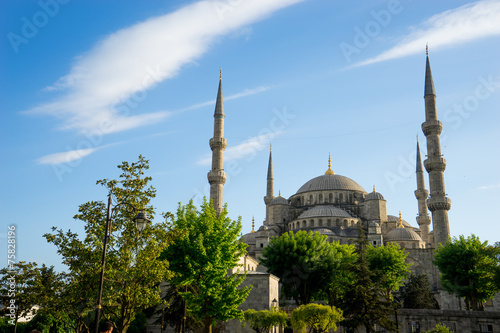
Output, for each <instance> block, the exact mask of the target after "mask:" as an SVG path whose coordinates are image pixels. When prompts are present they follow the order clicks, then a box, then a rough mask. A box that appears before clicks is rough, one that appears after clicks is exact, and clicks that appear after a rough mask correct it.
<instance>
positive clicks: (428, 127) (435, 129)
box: [422, 120, 443, 136]
mask: <svg viewBox="0 0 500 333" xmlns="http://www.w3.org/2000/svg"><path fill="white" fill-rule="evenodd" d="M442 130H443V123H441V122H440V121H439V120H427V121H426V122H424V123H422V131H423V132H424V134H425V136H428V135H429V134H438V135H439V134H441V131H442Z"/></svg>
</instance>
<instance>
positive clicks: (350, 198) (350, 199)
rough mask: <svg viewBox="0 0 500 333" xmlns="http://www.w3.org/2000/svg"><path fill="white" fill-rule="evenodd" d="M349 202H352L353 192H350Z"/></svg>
mask: <svg viewBox="0 0 500 333" xmlns="http://www.w3.org/2000/svg"><path fill="white" fill-rule="evenodd" d="M349 202H351V203H352V194H351V193H350V194H349Z"/></svg>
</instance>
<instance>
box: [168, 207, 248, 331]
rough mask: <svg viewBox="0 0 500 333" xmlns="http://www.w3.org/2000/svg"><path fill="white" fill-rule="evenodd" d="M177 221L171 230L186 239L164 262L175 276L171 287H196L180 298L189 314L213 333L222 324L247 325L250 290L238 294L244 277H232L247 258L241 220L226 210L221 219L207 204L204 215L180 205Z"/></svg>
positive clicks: (177, 243)
mask: <svg viewBox="0 0 500 333" xmlns="http://www.w3.org/2000/svg"><path fill="white" fill-rule="evenodd" d="M171 220H172V221H171V226H170V230H172V231H176V230H177V231H179V232H181V233H182V234H181V235H180V236H179V237H178V238H176V239H175V241H174V242H173V244H172V245H171V246H169V247H168V248H167V249H166V250H165V251H164V252H163V256H162V257H163V258H165V259H167V260H168V261H169V263H170V269H171V270H172V272H174V276H173V278H172V279H171V280H170V281H169V283H170V284H171V285H173V286H186V285H187V286H190V287H191V288H188V291H187V292H181V293H180V294H181V295H182V297H183V298H184V300H185V301H186V303H187V309H188V311H189V313H191V314H192V315H193V316H194V317H195V318H197V319H199V320H202V321H203V323H204V326H205V332H210V331H211V327H212V325H213V324H214V323H215V321H217V320H220V321H223V322H224V321H227V320H229V319H233V318H238V319H243V312H242V311H241V310H239V309H238V306H239V305H240V304H241V303H242V302H243V301H244V300H245V299H246V297H247V295H248V293H249V292H250V288H248V287H245V288H240V289H239V288H238V286H239V285H240V284H241V282H243V280H244V279H245V276H244V275H238V274H234V275H229V274H228V271H229V270H231V269H233V268H235V267H236V266H237V264H238V260H239V258H240V257H241V256H242V255H244V254H245V253H246V245H245V244H243V243H240V242H239V241H238V238H239V234H240V232H241V221H240V219H238V220H236V221H233V220H231V219H230V218H229V217H227V210H226V209H224V211H223V212H222V213H221V214H220V215H219V216H217V214H216V212H215V210H214V208H213V207H212V205H211V204H210V203H208V202H207V201H206V200H204V201H203V204H202V206H201V210H200V211H198V210H197V208H196V207H195V206H194V205H193V202H192V201H190V202H189V204H187V205H185V206H183V205H181V204H179V208H178V209H177V214H176V216H175V217H172V216H171Z"/></svg>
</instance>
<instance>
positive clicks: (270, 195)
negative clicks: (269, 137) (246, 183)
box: [264, 146, 274, 223]
mask: <svg viewBox="0 0 500 333" xmlns="http://www.w3.org/2000/svg"><path fill="white" fill-rule="evenodd" d="M273 199H274V172H273V146H270V147H269V165H268V167H267V190H266V196H265V197H264V202H265V203H266V222H268V223H269V221H271V216H269V213H270V208H269V204H270V203H271V201H273Z"/></svg>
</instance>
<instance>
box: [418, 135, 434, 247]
mask: <svg viewBox="0 0 500 333" xmlns="http://www.w3.org/2000/svg"><path fill="white" fill-rule="evenodd" d="M416 174H417V190H416V191H415V197H416V198H417V200H418V216H417V223H418V225H419V226H420V233H421V236H422V240H423V241H424V242H425V243H429V225H430V224H431V217H430V216H429V214H428V213H427V197H428V196H429V191H427V190H426V189H425V180H424V168H423V166H422V160H421V158H420V146H419V143H418V136H417V171H416Z"/></svg>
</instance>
